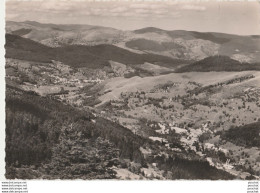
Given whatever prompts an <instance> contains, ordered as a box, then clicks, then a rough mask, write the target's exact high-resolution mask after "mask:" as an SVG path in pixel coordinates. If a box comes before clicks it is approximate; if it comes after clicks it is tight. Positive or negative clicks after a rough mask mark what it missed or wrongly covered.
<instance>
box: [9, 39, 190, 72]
mask: <svg viewBox="0 0 260 193" xmlns="http://www.w3.org/2000/svg"><path fill="white" fill-rule="evenodd" d="M5 48H6V57H7V58H14V59H20V60H28V61H37V62H51V60H58V61H61V62H63V63H65V64H67V65H70V66H72V67H75V68H78V67H89V68H103V67H104V66H108V65H109V61H110V60H112V61H116V62H120V63H123V64H128V65H138V64H143V63H145V62H150V63H155V64H158V65H161V66H168V67H172V68H174V67H176V66H177V65H180V64H188V63H191V61H187V60H179V59H173V58H169V57H165V56H160V55H155V54H137V53H133V52H130V51H128V50H125V49H122V48H119V47H116V46H114V45H105V44H102V45H97V46H81V45H70V46H64V47H58V48H51V47H48V46H45V45H42V44H40V43H38V42H35V41H33V40H30V39H27V38H23V37H20V36H16V35H11V34H6V45H5Z"/></svg>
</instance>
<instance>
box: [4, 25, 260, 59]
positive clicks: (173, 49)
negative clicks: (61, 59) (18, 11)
mask: <svg viewBox="0 0 260 193" xmlns="http://www.w3.org/2000/svg"><path fill="white" fill-rule="evenodd" d="M6 33H8V34H13V35H19V36H21V37H23V38H27V39H31V40H33V41H35V42H39V43H41V44H43V45H46V46H49V47H62V46H68V45H87V46H93V45H101V44H109V45H114V46H117V47H120V48H123V49H126V50H129V51H131V52H134V53H139V54H140V53H142V54H144V53H149V54H156V55H162V56H167V57H170V58H174V59H183V60H196V61H198V60H201V59H204V58H206V57H209V56H213V55H224V56H228V57H230V58H232V59H235V60H238V61H240V62H250V63H251V62H253V63H254V62H259V61H260V55H259V51H260V36H259V35H251V36H240V35H232V34H224V33H215V32H195V31H184V30H174V31H167V30H163V29H159V28H154V27H148V28H143V29H138V30H134V31H123V30H118V29H113V28H109V27H101V26H91V25H75V24H71V25H58V24H42V23H38V22H35V21H25V22H14V21H7V22H6Z"/></svg>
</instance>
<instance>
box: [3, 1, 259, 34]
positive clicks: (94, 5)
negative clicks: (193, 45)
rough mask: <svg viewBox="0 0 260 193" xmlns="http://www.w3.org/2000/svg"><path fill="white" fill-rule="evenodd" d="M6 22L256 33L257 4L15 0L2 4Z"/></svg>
mask: <svg viewBox="0 0 260 193" xmlns="http://www.w3.org/2000/svg"><path fill="white" fill-rule="evenodd" d="M6 20H11V21H26V20H31V21H37V22H41V23H55V24H89V25H98V26H106V27H113V28H116V29H122V30H135V29H140V28H144V27H157V28H161V29H165V30H190V31H201V32H223V33H230V34H239V35H253V34H260V3H259V2H257V1H253V2H219V1H214V2H213V1H210V2H206V1H189V2H187V1H184V2H183V1H182V2H180V1H170V0H168V1H163V2H154V1H153V2H151V1H131V2H130V1H128V2H126V1H120V2H118V1H117V2H115V1H113V2H112V1H109V2H106V1H103V2H97V1H95V2H94V1H83V0H70V1H64V0H63V1H57V0H56V1H55V0H47V1H46V0H45V1H32V0H31V1H17V0H16V1H15V0H7V2H6Z"/></svg>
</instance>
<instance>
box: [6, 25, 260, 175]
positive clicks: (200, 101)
mask: <svg viewBox="0 0 260 193" xmlns="http://www.w3.org/2000/svg"><path fill="white" fill-rule="evenodd" d="M11 24H12V25H9V26H8V25H7V29H8V30H7V32H10V33H12V35H11V34H7V36H6V41H7V43H6V65H5V70H6V96H7V97H6V103H7V110H6V111H7V123H8V124H7V127H8V128H7V131H6V132H7V137H8V139H9V140H10V141H15V138H16V137H17V134H18V133H19V134H20V135H21V136H22V137H21V138H19V140H18V142H15V144H16V146H17V147H16V146H15V145H13V144H9V148H8V153H7V158H6V159H7V160H8V161H7V163H8V164H7V174H6V176H7V177H8V178H45V179H57V178H62V179H73V178H80V179H115V178H116V179H160V180H164V179H171V180H173V179H212V180H217V179H256V180H259V175H260V153H259V152H260V151H259V148H260V144H259V141H260V117H259V115H260V71H259V70H260V67H259V63H257V56H256V55H254V52H255V50H253V51H252V58H251V59H250V60H249V59H248V60H246V61H244V60H243V61H239V60H236V59H234V57H233V56H232V55H230V57H229V56H226V55H224V56H222V55H216V53H218V52H219V51H220V50H218V49H219V48H220V47H221V46H222V47H223V46H224V44H227V42H228V41H229V40H228V38H229V39H231V40H232V41H235V39H236V38H238V37H236V36H235V35H223V34H217V33H215V34H213V35H212V34H211V35H210V34H208V33H205V34H202V33H196V32H185V33H180V32H179V31H174V32H171V31H160V30H159V32H158V29H154V28H148V29H143V30H139V31H132V32H122V31H119V30H116V31H115V30H114V29H106V30H105V31H104V30H103V29H102V30H100V28H99V27H94V26H62V25H60V26H55V25H53V26H51V27H50V26H49V25H47V24H46V25H44V24H41V25H40V24H37V23H29V22H26V23H20V24H19V25H18V24H17V23H11ZM31 26H33V27H32V29H30V30H31V31H30V30H25V29H28V28H29V27H30V28H31ZM72 27H73V29H74V31H73V30H72V29H71V28H72ZM38 28H40V29H41V30H42V28H45V29H48V30H49V31H52V30H57V29H56V28H59V30H63V31H66V30H67V31H69V32H66V33H72V32H71V31H70V30H72V31H73V33H72V34H73V37H75V33H78V31H82V30H83V29H84V30H94V29H95V33H93V34H95V38H97V37H96V36H98V35H99V33H97V32H96V30H100V33H107V36H102V37H104V39H102V40H101V39H95V38H94V37H93V36H94V35H93V36H92V35H91V33H90V34H88V33H86V34H88V36H84V38H85V41H82V39H79V40H77V41H79V42H81V43H82V42H83V43H84V42H88V41H89V40H92V41H93V42H94V43H93V44H94V45H90V43H89V42H88V43H86V45H85V43H84V45H82V44H83V43H82V44H79V43H77V41H76V40H71V42H70V43H67V45H66V46H62V45H61V42H59V43H58V46H53V44H52V46H50V44H49V43H47V42H48V41H50V42H51V43H54V41H53V40H52V39H49V37H48V38H47V39H44V38H43V37H40V38H39V37H38V36H36V35H37V33H36V32H37V31H36V30H38ZM19 30H20V31H19ZM49 31H48V32H49ZM143 33H145V35H143ZM14 34H15V35H14ZM86 34H85V35H86ZM118 34H120V35H118ZM133 34H135V35H133ZM147 34H148V35H147ZM183 34H184V35H183ZM187 34H188V35H187ZM33 35H35V36H33ZM133 36H134V37H138V38H136V39H135V38H134V39H135V40H133ZM161 36H163V37H161ZM183 36H185V37H183ZM80 37H82V36H81V35H80ZM115 37H117V38H118V40H115ZM130 37H131V38H130ZM140 37H142V38H144V37H146V40H145V41H143V40H142V42H141V43H140V41H141V40H140ZM156 37H157V38H158V39H157V38H156ZM170 37H171V38H173V39H174V40H170V39H169V38H170ZM194 37H196V38H197V39H196V40H194ZM88 38H89V39H88ZM149 38H150V40H147V39H149ZM167 38H168V39H167ZM178 38H184V39H186V40H187V41H185V42H183V40H180V39H178ZM245 38H247V39H248V38H249V37H245ZM40 39H41V40H40ZM130 39H131V41H128V40H130ZM137 39H139V40H137ZM126 40H127V41H126ZM152 40H153V41H154V40H156V41H157V40H158V41H159V40H160V41H161V42H160V43H158V42H157V43H154V42H153V43H152V42H150V41H152ZM231 40H230V41H231ZM64 41H65V40H64ZM166 41H169V42H171V41H172V42H171V43H169V44H167V45H166V44H165V42H166ZM201 41H205V42H204V43H205V45H204V44H203V46H206V47H207V46H209V47H210V48H211V49H207V48H205V47H204V48H203V49H205V50H206V51H204V52H203V54H202V51H201V50H199V51H198V49H201V47H203V46H201V44H200V43H199V42H201ZM257 41H258V40H257ZM122 42H125V43H122ZM163 42H164V43H163ZM194 42H196V44H198V45H197V46H194V44H195V43H194ZM40 43H41V44H40ZM103 43H106V45H105V44H103ZM119 44H120V46H121V47H120V46H117V45H119ZM159 44H160V46H159ZM213 44H214V45H213ZM220 44H221V46H220ZM46 45H47V46H46ZM140 45H141V46H142V47H141V46H140ZM189 46H190V47H192V48H189V49H191V50H189V52H190V54H192V56H187V55H186V56H187V57H186V56H185V57H182V56H180V55H179V56H178V57H175V56H176V53H175V54H171V55H169V53H166V51H167V50H171V51H173V49H177V50H178V51H179V52H181V51H185V52H186V51H187V49H188V47H189ZM125 47H128V48H129V49H125ZM148 48H152V49H151V50H148V51H147V49H148ZM166 48H167V49H166ZM228 48H230V45H228V46H227V47H225V49H228ZM131 49H134V50H135V51H131ZM223 49H224V48H223ZM240 49H241V48H240ZM256 49H257V48H256ZM136 50H139V51H140V52H139V51H136ZM195 50H196V51H195ZM195 52H196V54H197V55H196V54H195ZM220 52H221V51H220ZM178 54H180V53H177V55H178ZM183 54H184V55H185V53H182V55H183ZM173 55H174V57H173ZM232 58H233V59H232ZM258 62H259V61H258ZM29 107H31V108H29ZM19 124H21V127H17V126H19ZM23 129H24V130H23ZM31 132H32V133H34V134H35V137H32V136H33V135H32V134H31ZM27 142H28V143H27ZM24 143H26V145H25V146H24V147H22V146H23V145H24ZM29 144H31V145H32V146H33V147H35V149H31V148H32V147H31V146H30V145H29ZM20 146H21V147H20ZM18 147H19V148H21V149H19V148H18ZM23 148H25V149H23ZM26 148H28V149H29V150H30V151H29V150H28V149H26ZM43 149H46V151H44V155H42V154H41V152H42V151H43ZM19 151H23V152H25V155H26V156H25V157H23V156H22V155H20V154H17V156H13V154H14V153H17V152H19ZM26 151H28V152H31V154H34V155H36V157H33V158H32V160H31V159H30V158H29V154H30V153H28V154H27V153H26ZM37 156H38V157H37ZM41 156H42V157H41ZM43 158H44V159H43ZM43 160H44V161H43ZM28 163H29V164H28ZM25 173H26V175H25ZM27 174H29V175H27Z"/></svg>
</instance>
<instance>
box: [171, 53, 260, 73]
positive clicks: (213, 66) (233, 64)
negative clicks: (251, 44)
mask: <svg viewBox="0 0 260 193" xmlns="http://www.w3.org/2000/svg"><path fill="white" fill-rule="evenodd" d="M247 70H258V71H259V70H260V64H259V63H258V64H250V63H241V62H239V61H237V60H234V59H231V58H229V57H228V56H210V57H207V58H205V59H203V60H200V61H198V62H195V63H193V64H190V65H187V66H184V67H181V68H179V69H177V70H176V72H210V71H247Z"/></svg>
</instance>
